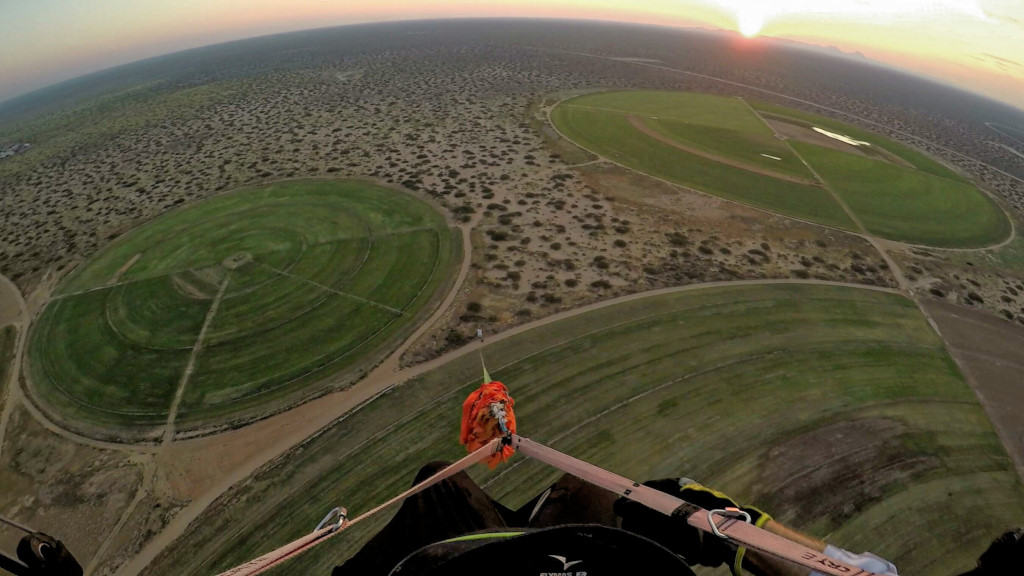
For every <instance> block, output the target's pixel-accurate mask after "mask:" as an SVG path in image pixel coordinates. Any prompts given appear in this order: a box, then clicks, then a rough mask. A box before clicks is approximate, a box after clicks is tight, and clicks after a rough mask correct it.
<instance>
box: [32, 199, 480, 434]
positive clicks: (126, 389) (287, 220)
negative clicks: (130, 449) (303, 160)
mask: <svg viewBox="0 0 1024 576" xmlns="http://www.w3.org/2000/svg"><path fill="white" fill-rule="evenodd" d="M460 249H461V247H460V246H459V244H458V242H457V238H456V235H454V234H453V233H452V231H451V230H450V229H449V228H448V226H447V223H446V221H445V220H444V217H443V216H441V215H440V214H439V213H437V212H436V211H434V210H433V209H432V208H431V207H430V206H429V205H428V204H426V203H425V202H423V201H421V200H418V199H416V198H415V197H413V196H411V195H407V194H403V193H398V192H395V191H393V190H388V189H385V188H382V187H379V186H376V185H373V184H369V183H366V182H361V181H352V180H344V181H305V182H285V183H279V184H273V185H269V186H264V187H259V188H253V189H247V190H242V191H238V192H232V193H229V194H224V195H221V196H216V197H213V198H211V199H208V200H205V201H202V202H199V203H197V204H194V205H191V206H186V207H184V208H182V209H178V210H175V211H173V212H170V213H168V214H166V215H164V216H161V217H160V218H157V219H155V220H153V221H151V222H148V223H146V224H144V225H143V226H140V227H139V228H137V229H135V230H133V231H131V232H129V233H128V234H126V235H125V236H122V237H121V238H118V239H117V240H115V241H114V242H113V243H111V244H110V245H109V246H108V247H107V248H106V249H104V250H103V251H101V252H100V253H98V254H97V255H95V256H94V257H93V258H92V259H91V260H90V261H88V262H87V263H85V264H83V265H82V266H80V267H79V268H78V269H76V270H75V271H74V272H73V273H72V274H71V275H70V276H69V277H68V278H67V279H66V280H65V281H64V282H63V283H62V285H61V286H60V287H59V288H58V291H57V293H58V294H59V296H58V298H57V299H56V300H54V301H53V302H52V303H51V304H50V305H48V306H47V308H46V310H45V311H44V313H43V316H42V319H41V322H40V323H39V326H38V327H37V328H36V329H35V330H34V331H33V337H32V342H31V349H30V351H31V359H32V362H31V365H32V380H33V384H34V386H35V387H36V388H38V389H39V391H38V394H39V395H40V396H41V398H42V399H43V400H44V402H45V403H47V404H48V405H50V406H52V407H53V408H55V409H56V410H57V411H58V412H59V413H61V415H62V416H63V417H64V418H65V419H67V420H69V421H71V422H72V423H75V422H83V423H86V424H89V425H92V426H120V427H127V428H131V427H132V426H137V425H140V424H149V425H152V424H154V423H158V422H159V421H161V420H166V416H167V411H168V409H169V408H170V402H171V399H172V398H173V396H174V393H175V391H176V390H177V387H178V384H179V382H180V380H181V377H182V375H183V372H184V368H185V364H186V362H187V361H188V358H189V356H190V355H191V353H192V349H193V347H194V346H195V344H196V342H197V339H198V336H199V334H200V330H201V328H202V326H203V325H204V323H206V322H208V329H207V332H206V334H205V336H204V339H203V342H202V348H201V349H200V351H199V353H198V355H197V357H196V363H195V366H194V370H193V372H192V373H191V377H190V379H189V380H188V383H187V385H186V388H185V393H184V395H183V400H182V405H181V413H180V414H179V416H178V418H177V422H179V423H181V425H182V426H186V427H187V426H190V425H195V426H199V425H202V424H205V423H210V422H216V421H219V419H221V418H226V417H227V418H232V419H237V418H240V417H246V416H249V415H256V414H258V413H259V411H260V410H265V409H269V408H268V407H270V408H272V407H274V406H280V405H282V404H287V403H291V402H295V401H299V400H301V399H303V398H305V397H308V396H309V395H310V394H313V393H316V392H319V391H321V390H322V389H323V386H321V387H320V388H317V389H311V385H313V384H316V383H318V382H323V380H324V379H325V378H326V377H328V376H335V379H334V381H333V383H332V384H331V385H332V386H341V385H345V384H347V383H349V382H351V381H352V380H353V379H354V378H356V377H358V376H359V375H360V374H361V373H362V371H364V370H365V369H366V368H367V367H368V366H370V365H372V364H373V363H375V362H377V361H379V359H380V357H381V356H382V355H383V354H385V353H386V352H387V351H388V350H389V349H390V347H391V346H393V345H395V343H396V342H397V340H398V339H400V338H401V337H403V336H404V335H405V334H407V333H408V331H409V330H411V329H412V327H413V326H414V325H415V323H416V322H417V321H418V320H419V319H420V318H421V317H422V314H423V313H425V311H424V310H423V309H424V307H425V306H426V305H427V303H428V302H429V301H431V300H432V299H433V298H434V295H435V294H436V292H437V291H438V288H439V287H440V286H442V285H445V284H446V283H447V282H448V281H449V279H450V277H451V270H452V266H451V264H452V263H453V262H454V261H455V259H456V258H457V255H458V253H459V250H460ZM238 254H243V255H245V256H246V258H247V259H246V260H245V261H243V262H242V263H240V264H239V265H234V264H231V263H230V262H228V261H227V260H226V259H228V258H229V257H231V256H234V255H238ZM127 264H130V266H128V267H127V269H125V266H126V265H127ZM115 280H117V282H116V283H113V284H112V282H114V281H115ZM222 286H224V287H225V290H224V295H223V297H222V298H221V300H220V302H219V304H218V306H217V309H216V311H214V312H211V311H212V310H213V308H212V305H213V303H214V299H215V297H216V295H217V294H218V292H219V291H220V289H221V287H222ZM391 308H393V309H391ZM324 386H326V384H325V385H324Z"/></svg>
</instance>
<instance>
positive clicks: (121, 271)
mask: <svg viewBox="0 0 1024 576" xmlns="http://www.w3.org/2000/svg"><path fill="white" fill-rule="evenodd" d="M141 257H142V252H139V253H138V254H136V255H135V256H132V257H131V258H129V259H128V261H127V262H125V263H124V265H123V266H121V267H120V268H118V269H117V272H115V273H114V275H113V276H112V277H111V278H110V282H107V284H117V283H118V282H120V281H121V276H124V273H125V272H127V271H128V269H129V268H131V267H132V265H133V264H135V263H136V262H138V261H139V258H141Z"/></svg>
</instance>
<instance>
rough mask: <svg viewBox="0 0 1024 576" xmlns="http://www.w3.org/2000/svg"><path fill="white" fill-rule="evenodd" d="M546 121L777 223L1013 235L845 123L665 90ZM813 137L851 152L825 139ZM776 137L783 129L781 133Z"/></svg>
mask: <svg viewBox="0 0 1024 576" xmlns="http://www.w3.org/2000/svg"><path fill="white" fill-rule="evenodd" d="M551 121H552V123H553V124H554V125H555V127H556V128H557V129H558V131H559V132H561V133H562V134H563V135H564V136H566V137H567V138H569V139H570V140H572V141H573V142H575V143H576V144H577V145H579V146H582V147H583V148H585V149H587V150H590V151H591V152H593V153H595V154H598V155H599V156H602V157H604V158H607V159H609V160H612V161H614V162H617V163H619V164H622V165H624V166H627V167H629V168H632V169H634V170H637V171H640V172H643V173H645V174H648V175H651V176H654V177H657V178H661V179H663V180H667V181H669V182H674V183H676V184H680V185H683V186H687V187H689V188H693V189H696V190H700V191H702V192H706V193H708V194H713V195H715V196H720V197H722V198H726V199H729V200H734V201H737V202H742V203H744V204H748V205H751V206H755V207H758V208H762V209H765V210H770V211H772V212H776V213H779V214H783V215H786V216H792V217H795V218H800V219H802V220H808V221H810V222H816V223H819V224H824V225H827V226H832V227H835V228H841V229H844V230H850V231H855V232H858V231H860V228H859V227H858V226H857V225H856V223H855V222H854V221H853V219H852V218H851V217H850V216H849V215H848V214H847V212H846V211H845V210H844V209H843V206H842V205H841V204H840V203H839V202H838V201H837V200H836V196H834V195H833V193H834V194H835V195H837V196H838V197H839V198H841V199H842V201H843V203H845V204H846V205H847V206H848V207H849V208H850V210H851V211H852V212H853V214H854V215H855V217H856V218H857V219H858V220H860V222H861V223H862V224H863V226H864V229H865V231H867V232H869V233H871V234H874V235H877V236H881V237H884V238H888V239H891V240H897V241H902V242H908V243H912V244H923V245H928V246H935V247H945V248H980V247H987V246H991V245H994V244H997V243H999V242H1001V241H1003V240H1005V239H1006V238H1007V237H1008V236H1009V235H1010V233H1011V230H1012V225H1011V223H1010V220H1009V218H1008V217H1007V215H1006V213H1005V212H1004V211H1003V210H1002V209H1001V208H1000V207H999V206H998V205H997V204H996V203H995V201H993V200H992V198H990V197H989V196H987V195H986V194H985V193H983V192H982V191H981V190H979V189H978V188H976V187H975V186H974V185H973V184H971V183H970V182H968V181H966V180H965V179H964V178H963V177H961V176H960V175H959V174H957V173H956V172H954V171H953V170H950V169H949V168H947V167H946V166H944V165H942V164H941V163H939V162H936V161H935V160H933V159H931V158H930V157H928V156H926V155H925V154H923V153H921V152H919V151H917V150H914V149H912V148H909V147H907V146H904V145H901V144H899V143H896V142H894V141H892V140H890V139H888V138H885V137H883V136H879V135H878V134H874V133H871V132H867V131H865V130H861V129H859V128H856V127H854V126H850V125H848V124H844V123H842V122H837V121H835V120H831V119H828V118H823V117H820V116H816V115H813V114H807V113H804V112H799V111H795V110H790V109H787V108H783V107H779V106H775V105H772V104H766V103H760V102H750V103H748V102H746V101H745V100H743V99H741V98H729V97H723V96H712V95H708V94H694V93H685V92H668V91H618V92H601V93H597V94H587V95H584V96H579V97H576V98H571V99H568V100H565V101H563V102H561V103H560V104H559V105H558V106H556V107H555V109H554V110H553V111H552V112H551ZM815 128H819V129H823V130H826V131H829V132H834V133H838V134H840V135H843V136H848V137H851V138H852V139H855V140H858V141H860V142H861V143H860V144H859V145H856V146H854V145H844V144H840V143H839V141H838V140H835V139H832V140H829V138H828V137H826V136H823V135H822V133H821V132H816V131H815V130H814V129H815ZM780 130H781V132H780Z"/></svg>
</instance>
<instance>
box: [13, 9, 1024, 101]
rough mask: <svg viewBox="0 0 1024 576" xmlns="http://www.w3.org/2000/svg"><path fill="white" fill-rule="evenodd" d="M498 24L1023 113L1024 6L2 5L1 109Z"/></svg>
mask: <svg viewBox="0 0 1024 576" xmlns="http://www.w3.org/2000/svg"><path fill="white" fill-rule="evenodd" d="M502 16H504V17H552V18H578V19H597V20H615V21H624V22H639V23H650V24H660V25H667V26H681V27H690V26H700V27H704V28H720V29H724V30H732V31H738V32H741V33H743V34H744V35H747V36H768V37H775V38H785V39H791V40H798V41H802V42H808V43H812V44H820V45H823V46H836V47H838V48H839V49H841V50H844V51H846V52H854V51H856V52H860V53H862V54H864V55H865V56H867V57H869V58H872V59H874V60H877V61H880V62H883V63H886V64H889V65H892V66H896V67H899V68H903V69H907V70H911V71H914V72H917V73H921V74H925V75H928V76H931V77H933V78H937V79H939V80H943V81H946V82H948V83H951V84H954V85H957V86H960V87H963V88H967V89H969V90H973V91H975V92H980V93H982V94H985V95H987V96H990V97H993V98H996V99H998V100H1002V101H1004V102H1008V103H1010V104H1013V105H1015V106H1017V107H1018V108H1021V109H1024V1H1022V0H490V1H487V2H484V1H481V0H419V1H414V0H375V1H373V2H353V1H352V0H31V1H23V0H0V101H3V100H7V99H9V98H12V97H14V96H18V95H20V94H23V93H26V92H29V91H31V90H34V89H37V88H42V87H44V86H48V85H50V84H54V83H56V82H60V81H63V80H67V79H70V78H74V77H77V76H81V75H83V74H87V73H89V72H94V71H97V70H102V69H105V68H109V67H111V66H116V65H118V64H124V63H127V62H132V61H135V60H140V59H143V58H148V57H151V56H157V55H160V54H167V53H170V52H177V51H179V50H184V49H188V48H195V47H198V46H205V45H208V44H214V43H218V42H225V41H229V40H237V39H240V38H247V37H252V36H260V35H265V34H271V33H277V32H287V31H292V30H303V29H308V28H322V27H327V26H337V25H343V24H356V23H364V22H376V21H387V20H413V19H420V18H445V17H502Z"/></svg>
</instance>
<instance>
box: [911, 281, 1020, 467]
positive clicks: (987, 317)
mask: <svg viewBox="0 0 1024 576" xmlns="http://www.w3.org/2000/svg"><path fill="white" fill-rule="evenodd" d="M921 305H922V307H923V308H924V309H925V311H926V313H927V314H928V316H929V317H931V319H932V320H933V321H934V323H935V325H936V327H937V329H938V331H939V333H940V334H941V335H942V338H943V340H945V342H946V347H947V348H948V349H949V352H950V354H951V355H952V356H953V359H954V360H956V362H957V364H959V366H960V371H961V372H962V373H963V375H964V377H965V378H966V380H967V382H968V383H969V384H970V385H971V387H972V388H974V391H975V393H976V394H977V395H978V400H979V401H980V402H981V405H982V406H983V407H984V408H985V412H986V413H987V414H988V416H989V419H990V420H991V421H992V425H993V427H995V429H996V433H997V434H998V435H999V438H1000V440H1002V441H1003V445H1004V446H1006V449H1007V452H1009V454H1010V458H1012V459H1013V462H1014V465H1015V466H1016V467H1017V473H1018V474H1019V475H1020V477H1021V479H1022V480H1024V418H1021V407H1022V406H1024V379H1022V378H1021V375H1022V374H1024V355H1022V354H1021V350H1024V328H1022V327H1021V326H1018V325H1016V324H1013V323H1010V322H1007V321H1005V320H1003V319H1002V318H1000V317H999V316H995V315H993V314H990V313H988V312H986V311H984V310H976V309H972V308H968V307H966V306H959V305H957V304H952V303H949V302H943V301H938V300H924V301H922V302H921Z"/></svg>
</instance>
